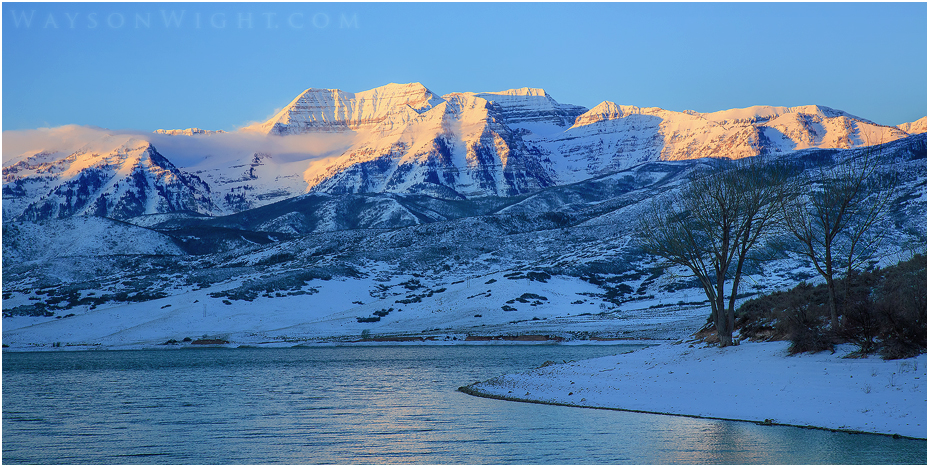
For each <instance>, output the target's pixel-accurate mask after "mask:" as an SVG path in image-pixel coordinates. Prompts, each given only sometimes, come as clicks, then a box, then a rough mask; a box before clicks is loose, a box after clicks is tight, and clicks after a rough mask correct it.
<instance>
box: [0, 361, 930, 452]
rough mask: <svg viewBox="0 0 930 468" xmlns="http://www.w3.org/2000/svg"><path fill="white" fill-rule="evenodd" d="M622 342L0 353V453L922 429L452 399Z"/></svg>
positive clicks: (880, 440) (552, 447)
mask: <svg viewBox="0 0 930 468" xmlns="http://www.w3.org/2000/svg"><path fill="white" fill-rule="evenodd" d="M635 348H636V346H631V345H599V346H596V345H591V346H581V345H579V346H568V345H455V346H429V345H409V346H403V345H398V346H320V347H305V348H238V349H226V348H206V349H169V350H142V351H86V352H83V351H72V352H33V353H15V352H4V353H3V460H2V461H3V463H6V464H324V463H339V464H678V463H689V464H709V463H721V464H905V463H912V464H925V463H926V461H927V443H926V441H922V440H907V439H893V438H891V437H885V436H873V435H861V434H845V433H834V432H829V431H821V430H813V429H802V428H791V427H778V426H760V425H756V424H752V423H739V422H728V421H715V420H707V419H695V418H685V417H675V416H663V415H651V414H639V413H628V412H622V411H609V410H595V409H584V408H569V407H561V406H548V405H538V404H530V403H517V402H508V401H499V400H491V399H484V398H477V397H473V396H469V395H465V394H463V393H460V392H458V391H456V389H457V388H458V387H459V386H462V385H465V384H469V383H473V382H475V381H479V380H487V379H489V378H492V377H495V376H497V375H501V374H505V373H511V372H517V371H524V370H528V369H532V368H535V367H538V366H539V365H541V364H542V363H543V362H545V361H548V360H551V361H558V362H562V361H568V360H579V359H586V358H592V357H599V356H605V355H609V354H618V353H621V352H624V351H628V350H631V349H635Z"/></svg>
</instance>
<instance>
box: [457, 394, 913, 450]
mask: <svg viewBox="0 0 930 468" xmlns="http://www.w3.org/2000/svg"><path fill="white" fill-rule="evenodd" d="M457 391H459V392H462V393H464V394H466V395H471V396H475V397H479V398H488V399H491V400H502V401H514V402H517V403H532V404H535V405H550V406H565V407H569V408H586V409H596V410H605V411H622V412H625V413H643V414H659V415H663V416H677V417H681V418H694V419H712V420H717V421H731V422H742V423H752V424H756V425H759V426H783V427H796V428H799V429H811V430H818V431H830V432H843V433H847V434H866V435H877V436H883V437H891V438H893V439H910V440H927V438H926V437H912V436H906V435H901V434H887V433H882V432H868V431H860V430H855V429H837V428H829V427H819V426H812V425H804V426H802V425H798V424H785V423H777V422H773V421H756V420H751V419H734V418H718V417H714V416H698V415H694V414H681V413H667V412H662V411H646V410H635V409H626V408H608V407H604V406H590V405H578V404H573V403H557V402H551V401H539V400H528V399H525V398H519V397H509V396H503V395H495V394H492V393H484V392H481V391H478V390H475V389H474V388H472V387H471V385H465V386H462V387H459V388H458V389H457Z"/></svg>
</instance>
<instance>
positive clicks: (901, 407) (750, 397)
mask: <svg viewBox="0 0 930 468" xmlns="http://www.w3.org/2000/svg"><path fill="white" fill-rule="evenodd" d="M787 347H788V343H787V342H770V343H747V342H744V343H743V344H741V345H739V346H735V347H728V348H717V347H704V346H703V345H700V344H689V343H686V342H684V343H683V342H678V343H676V344H663V345H659V346H655V347H651V348H646V349H642V350H638V351H634V352H632V353H628V354H622V355H618V356H607V357H603V358H597V359H591V360H586V361H580V362H573V363H567V364H560V365H552V366H547V367H542V368H539V369H535V370H532V371H528V372H524V373H520V374H510V375H505V376H501V377H496V378H494V379H491V380H488V381H486V382H481V383H475V384H473V385H470V386H468V387H467V388H468V389H469V390H470V391H473V392H476V393H478V394H480V395H482V396H491V397H500V398H511V399H519V400H525V401H532V402H539V403H552V404H565V405H580V406H588V407H596V408H610V409H621V410H631V411H645V412H655V413H665V414H674V415H686V416H697V417H706V418H721V419H735V420H745V421H755V422H759V423H773V424H788V425H795V426H814V427H818V428H826V429H837V430H845V431H862V432H870V433H879V434H898V435H901V436H906V437H915V438H924V439H925V438H926V437H927V425H926V424H927V356H926V354H924V355H921V356H918V357H915V358H910V359H902V360H895V361H883V360H881V359H880V358H877V357H868V358H862V359H852V358H850V359H845V358H844V356H845V355H847V354H848V353H849V352H851V351H853V348H854V347H852V346H849V345H844V346H841V347H838V349H837V351H836V352H835V353H832V354H831V353H829V352H823V353H817V354H803V355H796V356H789V355H788V354H787Z"/></svg>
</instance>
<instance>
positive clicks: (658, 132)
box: [3, 83, 926, 220]
mask: <svg viewBox="0 0 930 468" xmlns="http://www.w3.org/2000/svg"><path fill="white" fill-rule="evenodd" d="M925 131H926V118H924V119H921V120H918V121H916V122H913V123H910V124H902V125H900V126H898V127H890V126H882V125H878V124H875V123H873V122H871V121H869V120H866V119H862V118H859V117H856V116H853V115H850V114H848V113H845V112H843V111H839V110H835V109H831V108H828V107H824V106H800V107H774V106H754V107H747V108H743V109H730V110H725V111H719V112H712V113H699V112H694V111H682V112H678V111H670V110H665V109H660V108H656V107H635V106H626V105H619V104H616V103H613V102H607V101H605V102H602V103H601V104H598V105H597V106H595V107H594V108H592V109H585V108H583V107H580V106H574V105H569V104H562V103H559V102H557V101H556V100H555V99H553V98H552V97H551V96H550V95H549V94H548V93H546V92H545V91H544V90H542V89H537V88H520V89H511V90H506V91H500V92H480V93H473V92H464V93H451V94H447V95H444V96H438V95H436V94H435V93H433V92H432V91H430V90H429V89H428V88H426V87H425V86H423V85H422V84H420V83H408V84H394V83H392V84H388V85H385V86H382V87H379V88H375V89H372V90H368V91H363V92H358V93H350V92H344V91H341V90H337V89H316V88H311V89H308V90H306V91H304V92H303V93H301V94H300V95H299V96H297V97H296V98H295V99H294V100H293V101H291V103H290V104H288V105H287V106H286V107H284V108H283V109H282V110H281V111H280V112H278V113H277V114H276V115H275V116H274V117H272V118H271V119H269V120H268V121H266V122H261V123H257V124H254V125H251V126H248V127H245V128H242V129H240V130H238V131H236V132H229V133H223V132H214V131H208V130H202V129H199V128H190V129H186V130H158V131H156V132H155V133H154V134H149V135H148V136H145V135H124V134H109V135H106V136H104V137H102V138H99V139H98V140H95V141H90V142H86V143H87V144H86V145H84V146H83V147H80V148H78V149H76V150H75V149H74V148H70V149H62V148H65V146H66V145H65V146H62V145H59V146H54V144H53V142H52V141H51V140H48V141H46V140H40V143H36V144H34V145H32V146H29V147H28V151H25V152H22V153H18V154H12V155H8V154H4V157H3V177H4V186H3V202H4V203H3V210H4V215H5V216H6V217H7V218H16V219H27V220H38V219H49V218H65V217H69V216H73V215H81V214H95V215H103V216H109V217H113V218H116V219H127V218H131V217H137V216H140V215H150V214H156V213H171V212H182V211H183V212H193V213H197V214H201V215H222V214H232V213H236V212H240V211H243V210H248V209H251V208H256V207H259V206H263V205H267V204H270V203H275V202H279V201H282V200H286V199H288V198H291V197H295V196H298V195H302V194H305V193H307V192H318V193H329V194H349V193H352V194H364V193H393V194H420V195H428V196H433V197H438V198H443V199H459V200H461V199H474V198H480V197H508V196H515V195H520V194H528V193H534V192H537V191H539V190H542V189H544V188H547V187H553V186H558V185H563V184H569V183H575V182H579V181H582V180H586V179H589V178H591V177H597V176H601V175H605V174H609V173H611V172H616V171H619V170H623V169H626V168H629V167H632V166H634V165H636V164H640V163H643V162H648V161H677V160H688V159H697V158H707V157H710V158H743V157H748V156H755V155H762V154H765V155H779V154H787V153H790V152H793V151H798V150H804V149H810V148H838V149H848V148H858V147H863V146H868V145H874V144H879V143H887V142H891V141H895V140H898V139H901V138H904V137H907V136H908V135H909V134H915V133H921V132H925ZM15 138H16V135H6V134H5V135H4V143H5V145H6V143H7V141H8V140H15ZM14 146H15V145H14ZM156 147H157V148H159V149H156Z"/></svg>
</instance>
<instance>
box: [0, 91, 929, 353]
mask: <svg viewBox="0 0 930 468" xmlns="http://www.w3.org/2000/svg"><path fill="white" fill-rule="evenodd" d="M469 99H471V98H469ZM166 138H183V137H182V136H169V137H166ZM191 138H210V137H204V136H200V137H191ZM926 148H927V140H926V138H925V136H924V135H913V136H910V137H907V138H903V139H900V140H898V141H895V142H892V143H886V144H884V145H882V146H881V147H880V148H879V149H878V150H877V151H875V154H877V155H879V160H878V161H879V171H881V172H882V173H888V174H894V177H889V178H888V179H886V180H888V181H889V182H892V183H893V184H894V185H893V187H890V188H891V189H892V190H893V196H891V198H890V199H889V200H890V201H889V206H888V211H887V213H885V214H884V215H883V216H884V218H883V220H882V222H881V225H882V226H884V227H886V228H887V232H886V237H885V238H884V240H883V242H882V244H881V246H880V248H879V249H878V252H877V253H876V255H875V257H874V261H875V262H876V263H877V264H878V265H879V266H883V265H888V264H893V263H896V262H897V261H899V260H906V259H908V258H910V257H911V256H913V254H914V253H917V252H925V251H926V239H927V237H926V235H927V232H926V229H927V226H926V222H925V220H926V213H927V196H926V193H927V192H926V188H927V181H926V177H927V172H926V162H927V160H926V151H927V150H926ZM866 151H868V150H862V149H851V150H832V149H827V150H821V149H817V148H812V149H807V150H803V151H799V152H798V153H796V154H784V155H780V156H776V158H777V159H779V160H780V161H782V162H784V163H786V164H788V165H790V167H792V168H794V169H796V170H797V172H798V173H801V172H803V171H809V172H808V173H809V174H811V175H816V174H818V173H820V171H822V170H824V169H826V170H830V169H831V167H832V165H834V164H840V163H842V162H843V161H846V160H848V159H849V158H854V157H858V156H860V155H862V154H864V153H865V152H866ZM726 164H727V163H726V162H724V161H719V160H714V159H701V160H686V161H648V162H645V163H641V164H636V165H634V166H632V167H629V168H627V169H623V170H619V171H616V172H611V173H609V174H605V175H601V176H597V177H593V178H588V179H586V180H583V181H580V182H577V183H572V184H564V185H556V186H552V187H547V188H544V189H540V190H539V191H536V192H533V193H524V194H520V195H515V196H512V197H481V198H470V199H443V198H436V197H431V196H428V195H422V194H396V193H378V194H331V193H308V194H304V195H301V196H298V197H292V198H288V199H286V200H280V201H277V202H274V203H269V204H265V205H263V206H259V207H257V208H252V209H248V210H244V211H240V212H238V213H234V214H228V215H225V216H194V215H192V214H189V213H188V214H183V213H176V214H149V215H142V216H137V217H132V218H129V219H128V222H118V221H114V220H111V219H102V218H99V217H72V218H69V219H64V220H45V221H40V222H28V221H10V220H5V223H4V229H3V260H4V261H3V278H4V283H3V296H4V297H3V298H4V302H3V307H4V310H3V312H4V320H3V340H4V341H3V342H4V344H5V345H8V346H11V347H12V348H13V349H53V348H54V349H57V348H56V347H55V345H54V343H61V346H62V347H64V348H65V349H86V348H96V347H100V346H102V347H164V346H174V345H173V344H171V343H172V340H173V342H175V343H177V342H181V341H182V339H183V338H185V337H194V338H197V337H214V338H216V339H222V340H227V341H230V342H231V343H232V346H238V345H243V344H244V345H261V346H265V345H273V346H290V345H294V344H300V343H310V342H318V341H322V342H332V341H354V340H358V339H362V337H365V336H370V337H402V339H407V338H410V339H417V338H416V337H425V338H424V339H427V338H428V339H437V340H444V339H448V340H451V339H452V338H454V337H458V339H459V340H462V339H465V338H466V337H476V336H478V337H482V336H484V337H487V336H496V335H511V336H512V335H519V334H523V335H539V336H542V335H553V336H559V337H564V338H565V339H588V338H592V337H594V338H640V339H673V338H674V339H680V338H682V337H684V336H687V335H688V334H690V333H693V332H694V330H695V329H697V328H699V327H700V326H701V325H703V324H704V323H705V322H706V319H707V313H708V306H707V303H706V302H705V299H706V298H705V297H704V296H703V293H702V292H701V289H700V285H699V284H698V283H697V281H695V280H693V279H692V278H691V277H690V276H689V275H688V273H687V272H686V271H685V270H682V269H678V268H665V267H663V266H662V265H660V264H657V263H655V261H654V259H651V258H649V257H646V256H644V255H643V254H642V252H641V251H640V250H639V249H638V248H637V247H636V243H635V242H634V240H633V236H634V234H635V226H636V223H637V220H639V219H640V218H641V215H642V213H643V211H644V210H646V209H648V208H649V206H650V204H651V202H652V200H654V199H655V197H657V196H660V195H663V194H673V193H675V192H676V191H678V190H680V189H681V187H682V185H683V183H684V182H685V181H686V180H687V177H688V176H689V174H691V173H692V171H695V170H701V169H705V170H706V169H710V168H713V167H722V166H725V165H726ZM242 169H244V168H238V169H237V170H242ZM74 233H80V234H81V235H80V236H75V235H74ZM747 275H748V278H747V279H746V281H744V282H743V283H742V286H741V295H743V294H745V295H750V296H751V295H753V294H757V293H760V292H768V291H774V290H783V289H786V288H789V287H793V286H794V285H796V284H798V282H800V281H816V280H817V278H818V277H819V276H818V275H817V274H816V272H815V271H814V270H813V268H812V267H810V266H809V265H807V263H806V262H805V261H803V259H799V258H796V257H792V256H790V255H785V256H778V257H777V258H776V259H773V260H770V261H761V263H755V262H753V266H752V267H751V268H750V269H749V270H747ZM450 337H451V338H450ZM163 343H168V344H163Z"/></svg>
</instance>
